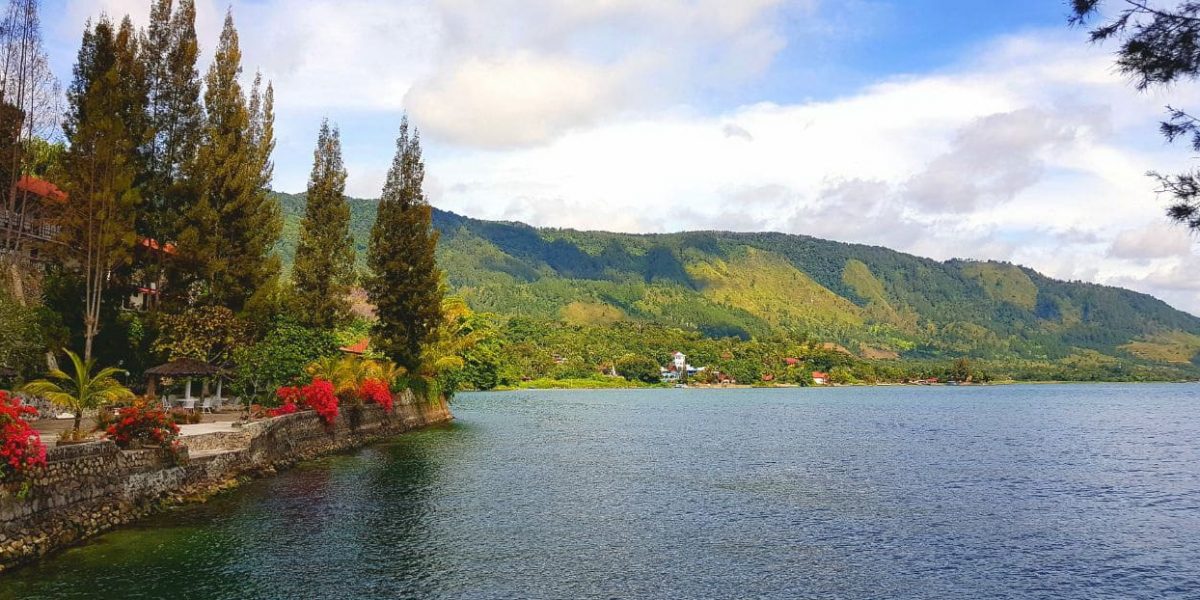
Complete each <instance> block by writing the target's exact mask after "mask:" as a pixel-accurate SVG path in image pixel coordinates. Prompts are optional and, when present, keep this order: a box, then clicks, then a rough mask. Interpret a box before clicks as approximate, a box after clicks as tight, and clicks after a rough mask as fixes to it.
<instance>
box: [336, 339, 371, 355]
mask: <svg viewBox="0 0 1200 600" xmlns="http://www.w3.org/2000/svg"><path fill="white" fill-rule="evenodd" d="M370 345H371V338H363V339H361V340H358V341H357V342H354V343H353V344H350V345H349V346H344V347H342V348H338V350H341V351H342V352H348V353H350V354H366V352H367V347H369V346H370Z"/></svg>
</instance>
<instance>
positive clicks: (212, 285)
mask: <svg viewBox="0 0 1200 600" xmlns="http://www.w3.org/2000/svg"><path fill="white" fill-rule="evenodd" d="M241 58H242V53H241V50H240V48H239V46H238V35H237V30H236V28H235V27H234V24H233V15H232V14H231V13H227V14H226V15H225V27H224V29H223V30H222V32H221V41H220V44H219V45H218V47H217V52H216V55H215V56H214V58H213V62H212V65H211V66H210V68H209V70H208V74H207V75H206V76H205V89H204V110H205V115H206V119H205V126H204V128H203V132H202V136H201V140H200V144H199V147H198V149H197V153H196V160H194V161H192V164H191V168H190V169H189V170H190V173H189V177H190V178H191V180H192V183H193V185H195V186H196V191H197V198H196V201H195V203H194V204H192V205H191V206H190V207H189V209H188V213H187V219H186V221H187V223H186V225H185V226H184V227H183V228H182V230H181V231H180V235H179V251H178V254H177V256H178V257H179V258H178V259H177V260H175V261H172V262H173V263H174V264H175V265H176V266H177V268H178V270H177V271H176V273H177V274H180V275H181V276H180V277H177V278H176V279H183V280H186V279H188V276H187V275H185V274H187V273H191V274H192V275H191V276H190V278H191V280H192V281H191V285H190V286H188V290H187V291H188V292H189V295H190V296H191V298H192V299H194V300H196V301H198V302H200V303H203V304H213V305H221V306H228V307H229V308H231V309H233V310H234V311H239V312H240V311H242V310H243V309H247V308H248V307H249V306H250V305H252V304H253V303H254V301H255V300H256V298H255V296H256V294H260V293H270V292H272V291H273V290H274V285H273V282H274V280H275V279H276V277H277V276H278V274H279V258H278V257H277V256H275V255H274V254H272V252H271V250H272V248H273V247H274V245H275V242H276V240H277V239H278V238H279V232H280V230H281V228H282V226H283V224H282V218H281V217H280V213H279V205H278V203H276V202H275V201H274V199H273V198H272V197H271V196H270V194H269V187H268V186H269V184H270V180H271V173H272V170H273V167H272V165H271V160H270V156H271V151H272V149H273V148H274V145H275V141H274V129H273V128H274V107H273V104H274V99H273V91H272V88H271V86H270V85H269V84H268V86H267V88H266V92H265V94H264V93H263V92H262V90H261V87H260V86H261V78H255V83H254V86H253V87H252V88H251V94H250V99H249V100H247V98H246V95H245V93H243V91H242V87H241V84H240V83H239V76H240V75H241V72H242V67H241Z"/></svg>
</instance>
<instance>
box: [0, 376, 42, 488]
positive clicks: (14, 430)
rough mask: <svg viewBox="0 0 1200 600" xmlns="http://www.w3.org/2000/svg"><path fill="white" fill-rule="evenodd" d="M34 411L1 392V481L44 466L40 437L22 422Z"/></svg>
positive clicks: (26, 422) (6, 393) (34, 412)
mask: <svg viewBox="0 0 1200 600" xmlns="http://www.w3.org/2000/svg"><path fill="white" fill-rule="evenodd" d="M36 414H37V409H35V408H33V407H32V406H24V405H22V404H21V401H20V400H18V399H16V398H13V397H10V396H9V395H8V392H3V391H0V460H2V461H3V462H0V479H4V478H5V477H8V476H10V475H20V474H23V473H26V472H28V471H30V470H32V469H38V468H41V467H44V466H46V446H45V445H44V444H42V437H41V436H40V435H38V432H37V431H36V430H35V429H34V428H33V427H32V426H30V425H29V421H26V420H25V417H26V416H28V415H36Z"/></svg>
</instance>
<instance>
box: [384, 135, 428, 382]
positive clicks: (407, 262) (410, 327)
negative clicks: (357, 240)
mask: <svg viewBox="0 0 1200 600" xmlns="http://www.w3.org/2000/svg"><path fill="white" fill-rule="evenodd" d="M424 179H425V163H424V162H423V160H422V158H421V140H420V134H419V133H418V132H416V131H414V132H413V134H412V135H411V137H410V136H409V132H408V117H407V116H405V117H404V119H403V120H402V121H401V122H400V136H399V138H398V139H397V140H396V157H395V158H394V159H392V166H391V169H389V170H388V175H387V181H386V182H385V184H384V186H383V194H382V196H381V198H380V199H379V212H378V214H377V215H376V217H375V224H374V226H373V227H372V228H371V242H370V247H369V249H368V251H367V265H368V266H369V267H370V269H371V274H370V277H369V278H368V280H367V284H366V290H367V295H368V297H369V298H370V300H371V302H372V303H373V304H374V305H375V307H376V315H377V316H378V317H379V320H378V321H377V322H376V324H375V328H374V330H373V337H372V345H373V346H374V347H375V348H378V349H379V350H381V351H383V352H384V353H386V354H387V355H388V356H389V357H391V358H392V359H393V360H395V361H396V362H397V363H399V364H401V365H403V366H404V367H406V368H408V369H409V370H410V371H417V370H418V369H419V368H420V366H421V350H422V348H423V347H424V346H425V345H426V344H428V343H429V342H431V341H433V339H434V337H435V336H436V335H437V328H438V325H439V324H440V322H441V316H442V295H443V290H442V281H441V272H440V271H438V268H437V263H436V261H435V259H434V250H435V249H436V248H437V240H438V233H437V231H435V230H434V229H433V224H432V219H433V209H432V208H431V207H430V206H429V202H428V201H427V200H426V198H425V193H424V192H423V191H422V185H423V182H424Z"/></svg>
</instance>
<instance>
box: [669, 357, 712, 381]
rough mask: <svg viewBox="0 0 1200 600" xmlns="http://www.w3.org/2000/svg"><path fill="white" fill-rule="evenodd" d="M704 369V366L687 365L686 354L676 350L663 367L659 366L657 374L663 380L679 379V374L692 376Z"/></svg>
mask: <svg viewBox="0 0 1200 600" xmlns="http://www.w3.org/2000/svg"><path fill="white" fill-rule="evenodd" d="M702 371H704V368H703V367H701V368H696V367H693V366H692V365H689V364H688V362H687V355H686V354H684V353H682V352H676V353H675V354H672V355H671V363H670V364H668V365H667V366H665V367H659V376H660V377H661V378H662V380H663V381H665V382H668V383H670V382H672V381H679V379H680V377H681V376H684V375H686V376H687V377H689V378H690V377H693V376H695V375H696V374H697V373H700V372H702Z"/></svg>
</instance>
